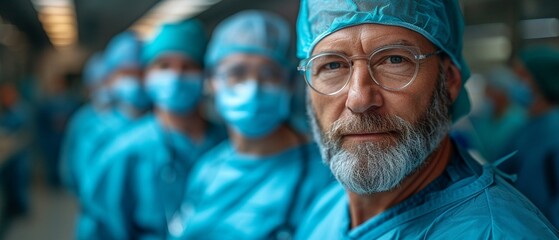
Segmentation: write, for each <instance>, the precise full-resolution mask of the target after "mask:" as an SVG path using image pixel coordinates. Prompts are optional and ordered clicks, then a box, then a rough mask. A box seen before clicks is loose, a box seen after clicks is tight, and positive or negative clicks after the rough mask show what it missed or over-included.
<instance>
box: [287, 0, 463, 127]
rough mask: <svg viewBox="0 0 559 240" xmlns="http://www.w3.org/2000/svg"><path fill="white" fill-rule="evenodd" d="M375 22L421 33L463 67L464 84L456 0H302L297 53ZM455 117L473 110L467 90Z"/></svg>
mask: <svg viewBox="0 0 559 240" xmlns="http://www.w3.org/2000/svg"><path fill="white" fill-rule="evenodd" d="M366 23H374V24H382V25H390V26H398V27H403V28H407V29H409V30H412V31H415V32H418V33H419V34H421V35H423V36H424V37H425V38H427V39H428V40H429V41H431V42H432V43H433V44H434V45H435V46H437V47H438V48H440V49H441V50H443V51H444V52H445V53H446V54H447V55H448V56H449V57H450V58H451V59H452V61H453V62H454V64H455V65H456V66H457V67H458V68H459V69H460V72H461V75H462V84H465V82H466V80H467V79H468V78H469V77H470V70H469V67H468V65H467V64H466V61H465V60H464V57H463V56H462V35H463V31H464V19H463V16H462V12H461V11H460V7H459V5H458V1H457V0H301V9H300V11H299V18H298V20H297V35H298V36H297V37H298V41H297V56H298V57H299V58H301V59H304V58H308V57H310V55H311V54H312V51H313V49H314V47H315V46H316V44H317V43H318V42H320V41H321V40H322V39H324V38H325V37H326V36H328V35H330V34H332V33H334V32H336V31H338V30H341V29H344V28H348V27H351V26H355V25H360V24H366ZM450 111H451V114H452V119H453V120H457V119H458V118H460V117H462V116H464V115H466V114H467V113H468V112H469V111H470V100H469V99H468V93H467V92H466V89H465V88H464V87H462V91H461V92H460V95H459V96H458V99H457V100H456V101H455V102H454V104H453V105H452V106H451V110H450Z"/></svg>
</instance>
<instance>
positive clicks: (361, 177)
mask: <svg viewBox="0 0 559 240" xmlns="http://www.w3.org/2000/svg"><path fill="white" fill-rule="evenodd" d="M440 69H442V67H441V68H440ZM450 104H451V101H450V97H449V94H448V89H447V87H446V81H445V79H444V74H443V73H441V74H440V75H439V79H438V82H437V88H436V89H435V91H434V94H433V97H432V98H431V103H430V105H429V107H428V108H427V109H426V110H425V112H424V114H423V115H422V116H421V117H420V118H419V119H418V121H417V123H415V124H412V123H410V122H408V121H406V120H404V119H403V118H401V117H399V116H384V115H381V114H378V113H375V112H367V113H363V114H352V115H351V116H349V117H344V118H340V119H338V120H336V121H335V122H334V123H333V124H332V127H331V128H330V129H329V130H328V131H323V130H322V128H321V127H320V126H319V122H318V121H317V117H316V112H315V111H314V109H312V105H311V103H310V100H308V101H307V112H308V115H309V117H310V120H311V127H312V131H313V137H314V139H315V141H316V142H317V143H318V145H319V147H320V149H321V154H322V159H323V161H324V163H325V164H326V165H328V166H329V167H330V170H331V171H332V173H333V174H334V176H335V177H336V179H338V181H339V182H340V183H342V185H343V186H344V187H345V188H347V189H348V190H350V191H351V192H354V193H356V194H359V195H370V194H374V193H380V192H387V191H391V190H393V189H395V188H397V187H398V186H399V185H400V183H401V182H402V181H403V180H404V178H405V177H407V176H409V175H411V174H413V173H414V172H416V171H417V170H418V169H420V168H421V167H422V166H423V165H424V163H425V160H426V159H427V158H428V156H429V155H430V154H431V153H432V152H433V151H434V150H435V149H436V148H437V146H439V144H440V143H441V141H442V140H443V138H444V137H445V136H446V134H447V133H448V131H449V129H450V126H451V118H450V116H449V113H448V109H449V106H450ZM371 131H392V132H396V133H397V134H396V135H397V138H396V140H395V143H396V144H395V146H390V143H380V142H366V143H362V144H358V145H352V146H348V147H346V148H344V147H343V146H342V141H341V136H342V135H343V134H344V133H359V132H371Z"/></svg>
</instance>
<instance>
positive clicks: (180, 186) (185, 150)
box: [78, 115, 225, 239]
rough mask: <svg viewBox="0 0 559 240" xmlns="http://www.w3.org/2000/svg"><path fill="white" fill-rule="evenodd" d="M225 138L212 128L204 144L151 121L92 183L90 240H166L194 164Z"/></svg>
mask: <svg viewBox="0 0 559 240" xmlns="http://www.w3.org/2000/svg"><path fill="white" fill-rule="evenodd" d="M224 138H225V129H224V128H223V127H221V126H218V125H214V124H208V125H207V130H206V133H205V137H204V139H203V141H202V142H194V141H192V140H191V139H190V138H189V137H187V136H185V135H183V134H180V133H178V132H174V131H170V130H167V129H164V127H163V126H162V125H161V123H160V122H159V121H158V120H157V119H156V118H155V116H153V115H151V116H149V117H148V118H147V119H146V120H144V121H142V122H141V123H140V124H138V125H137V126H135V127H134V129H132V130H131V131H129V132H127V133H126V134H125V135H122V136H120V137H118V138H116V139H115V140H113V141H112V142H111V144H110V146H109V147H108V148H106V149H104V151H103V152H102V153H101V155H100V159H99V167H97V168H96V169H93V171H94V173H93V175H94V176H93V177H92V178H91V179H90V181H88V182H87V183H86V184H87V186H88V187H87V188H88V192H87V193H86V194H87V196H86V198H87V203H88V204H87V206H86V212H87V216H84V218H83V219H81V223H82V224H83V225H84V228H83V229H84V231H83V232H81V233H80V232H78V237H83V238H86V239H164V238H166V236H167V235H168V234H167V233H168V231H167V229H168V222H169V221H170V219H171V218H172V214H173V213H174V212H175V211H176V210H177V209H178V208H179V207H180V203H181V200H182V197H183V194H182V193H183V192H184V189H185V183H186V178H187V175H188V173H189V171H190V169H191V166H192V164H193V163H194V162H195V161H197V159H198V158H199V157H200V156H201V155H202V153H204V152H205V151H206V150H209V149H210V148H211V147H213V146H214V145H216V144H217V143H219V142H220V141H222V140H223V139H224Z"/></svg>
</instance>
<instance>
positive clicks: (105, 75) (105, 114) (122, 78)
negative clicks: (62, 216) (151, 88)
mask: <svg viewBox="0 0 559 240" xmlns="http://www.w3.org/2000/svg"><path fill="white" fill-rule="evenodd" d="M142 47H143V46H142V44H141V42H140V40H139V39H138V37H137V36H136V34H134V33H132V32H123V33H120V34H118V35H116V36H115V37H113V38H112V39H111V41H110V42H109V44H108V45H107V48H106V49H105V51H104V54H103V55H102V56H98V57H95V58H93V59H91V61H90V62H88V66H87V67H88V68H87V69H85V70H86V74H85V75H86V79H85V80H86V81H88V83H86V84H88V85H90V86H92V88H93V91H92V94H91V103H90V104H89V105H86V106H85V108H84V110H83V112H80V114H83V115H84V116H85V118H86V120H83V121H82V120H80V118H81V117H82V116H80V115H76V119H75V122H73V123H74V124H75V125H74V126H75V128H74V129H70V131H71V132H69V135H67V137H68V139H67V142H66V144H67V145H66V146H65V147H68V148H70V149H65V150H67V152H66V155H63V157H64V159H63V161H64V162H63V165H62V166H60V170H61V173H62V174H63V176H64V177H65V178H66V180H67V181H68V187H69V188H70V190H72V191H73V192H74V193H75V194H76V195H77V197H78V200H79V203H80V216H79V218H78V224H77V230H76V234H77V236H78V238H80V239H81V238H83V237H84V236H89V235H91V234H93V233H96V232H97V231H98V230H97V229H96V227H97V226H96V225H95V224H93V223H91V221H90V215H91V214H92V213H91V212H92V210H91V209H92V208H91V207H89V206H91V204H93V203H91V202H89V201H88V198H87V197H86V193H87V192H88V191H91V186H90V185H88V184H87V183H88V182H90V179H91V178H92V177H93V176H94V172H95V169H96V168H98V167H99V165H100V164H99V162H100V154H101V152H102V150H104V149H105V148H106V147H108V146H109V145H110V142H111V141H112V140H113V139H115V138H117V137H119V136H120V135H123V134H125V133H126V132H127V131H128V130H130V129H131V128H132V127H133V126H134V125H136V124H139V123H140V122H141V121H142V120H143V119H145V118H142V116H143V115H144V114H145V113H146V111H148V109H149V105H150V101H149V98H148V97H147V94H146V93H145V89H144V85H143V81H142V76H143V70H142V64H141V50H142ZM89 81H91V82H89ZM88 115H89V117H88ZM71 127H73V126H71ZM72 131H76V132H72ZM82 131H83V132H82ZM75 135H77V136H76V137H74V136H75ZM72 145H73V146H72Z"/></svg>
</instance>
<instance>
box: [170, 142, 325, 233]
mask: <svg viewBox="0 0 559 240" xmlns="http://www.w3.org/2000/svg"><path fill="white" fill-rule="evenodd" d="M189 178H190V180H189V181H188V186H187V194H186V199H185V202H184V203H183V206H186V207H185V209H186V211H185V212H184V216H183V218H182V222H183V229H182V230H183V233H182V236H181V239H270V238H273V237H274V236H277V235H281V234H286V233H287V234H291V233H292V230H293V229H294V228H296V227H297V226H299V223H300V220H301V219H302V216H303V212H304V211H305V210H306V208H307V207H308V206H309V204H310V203H311V202H312V201H313V199H314V197H315V196H316V194H317V193H318V192H319V191H321V190H323V189H324V188H325V187H326V186H327V185H328V184H330V183H331V182H332V181H333V180H334V178H333V177H332V176H331V173H330V171H329V169H328V168H327V167H326V166H324V165H323V164H322V162H321V158H320V154H319V152H318V148H317V146H316V144H304V145H298V146H296V147H293V148H290V149H287V150H285V151H283V152H280V153H277V154H273V155H270V156H264V157H262V156H251V155H244V154H241V153H239V152H237V151H236V150H235V148H234V147H233V145H232V143H231V142H230V141H229V140H227V141H225V142H223V143H221V144H220V145H219V146H217V147H216V148H214V149H213V150H211V151H210V152H208V153H206V154H205V155H204V157H203V158H202V159H201V161H200V164H198V165H197V166H196V168H195V170H194V171H193V174H192V175H190V177H189ZM284 236H285V235H284Z"/></svg>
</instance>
